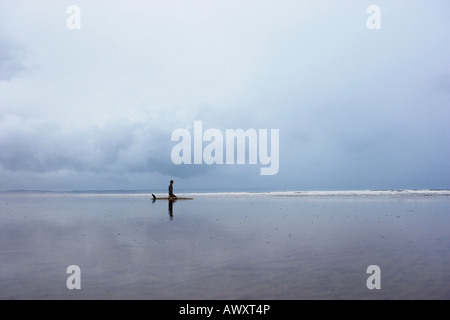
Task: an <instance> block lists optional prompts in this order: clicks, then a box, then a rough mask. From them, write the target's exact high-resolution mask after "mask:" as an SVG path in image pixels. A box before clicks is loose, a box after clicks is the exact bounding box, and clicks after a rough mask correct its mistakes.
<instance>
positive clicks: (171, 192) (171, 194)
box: [169, 180, 177, 198]
mask: <svg viewBox="0 0 450 320" xmlns="http://www.w3.org/2000/svg"><path fill="white" fill-rule="evenodd" d="M169 197H173V198H176V197H177V196H176V195H174V193H173V180H170V184H169Z"/></svg>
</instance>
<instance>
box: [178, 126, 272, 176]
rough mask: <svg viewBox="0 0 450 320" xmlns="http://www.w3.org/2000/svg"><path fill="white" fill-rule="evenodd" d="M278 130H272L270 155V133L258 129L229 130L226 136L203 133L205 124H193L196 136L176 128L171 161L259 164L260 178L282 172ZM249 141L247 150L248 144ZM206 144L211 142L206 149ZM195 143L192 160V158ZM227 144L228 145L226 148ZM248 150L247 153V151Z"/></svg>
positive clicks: (219, 132) (209, 130)
mask: <svg viewBox="0 0 450 320" xmlns="http://www.w3.org/2000/svg"><path fill="white" fill-rule="evenodd" d="M279 136H280V132H279V129H271V130H270V155H269V146H268V143H269V141H268V130H267V129H259V130H258V131H256V130H255V129H247V130H245V131H244V130H243V129H226V130H225V143H224V134H223V133H222V131H220V130H218V129H208V130H206V131H205V132H203V123H202V121H194V137H193V139H192V136H191V133H190V132H189V130H187V129H176V130H174V131H173V132H172V136H171V140H172V141H179V143H178V144H177V145H175V146H174V147H173V148H172V153H171V159H172V162H173V163H174V164H176V165H179V164H192V163H194V164H203V163H205V164H208V165H211V164H235V163H236V164H246V163H247V162H246V160H247V159H246V158H247V157H246V155H247V154H248V164H258V160H259V163H260V164H261V165H263V166H265V167H262V168H260V174H261V175H275V174H277V173H278V169H279V152H280V147H279V139H280V137H279ZM247 141H248V149H247V148H246V147H247V143H246V142H247ZM203 142H209V143H208V144H207V145H206V146H205V147H203ZM192 144H193V148H194V149H193V159H192ZM224 144H225V146H224ZM247 151H248V152H247Z"/></svg>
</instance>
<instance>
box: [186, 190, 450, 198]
mask: <svg viewBox="0 0 450 320" xmlns="http://www.w3.org/2000/svg"><path fill="white" fill-rule="evenodd" d="M184 196H223V197H249V196H250V197H259V196H266V197H267V196H277V197H317V196H323V197H349V196H352V197H355V196H399V197H400V196H450V190H432V189H421V190H408V189H404V190H342V191H336V190H334V191H273V192H211V193H206V192H205V193H186V194H184Z"/></svg>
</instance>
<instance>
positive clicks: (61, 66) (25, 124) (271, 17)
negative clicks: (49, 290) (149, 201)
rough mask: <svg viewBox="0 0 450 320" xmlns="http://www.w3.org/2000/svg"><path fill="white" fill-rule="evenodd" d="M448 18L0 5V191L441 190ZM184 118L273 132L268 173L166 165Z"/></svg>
mask: <svg viewBox="0 0 450 320" xmlns="http://www.w3.org/2000/svg"><path fill="white" fill-rule="evenodd" d="M71 5H75V6H76V8H78V9H79V11H78V12H75V11H72V10H68V9H70V6H71ZM371 5H375V6H376V7H377V8H378V11H371V10H369V11H368V8H369V7H370V6H371ZM448 12H450V2H449V1H448V0H433V1H424V0H418V1H402V0H399V1H386V0H370V1H365V0H346V1H332V0H319V1H312V0H310V1H306V0H295V1H294V0H291V1H289V0H282V1H273V0H270V1H269V0H258V1H256V0H239V1H238V0H226V1H221V0H217V1H216V0H190V1H187V0H165V1H162V0H159V1H154V0H150V1H144V0H130V1H125V0H115V1H111V0H109V1H106V0H98V1H92V0H90V1H87V0H71V1H65V0H45V1H32V0H17V1H7V0H0V190H16V189H26V190H100V189H102V190H141V189H145V190H156V189H165V188H167V186H168V182H169V180H171V179H173V180H175V185H174V191H175V193H176V191H177V189H178V190H186V191H194V190H205V191H208V190H210V191H215V190H254V191H260V190H281V191H283V190H366V189H377V190H380V189H450V184H449V181H450V165H449V163H450V161H449V160H450V144H449V142H450V141H449V137H450V129H449V128H450V126H449V125H448V122H449V119H450V59H449V57H450V41H449V40H450V21H449V20H448ZM77 19H78V20H77ZM368 23H369V25H370V26H371V27H370V28H369V26H368ZM372 27H374V28H372ZM195 121H201V123H202V127H203V131H202V132H203V133H204V132H205V131H207V130H208V129H213V130H215V131H214V132H221V133H222V134H223V137H224V139H225V133H226V131H227V130H230V129H231V130H236V129H243V130H248V129H254V130H256V132H260V130H261V129H266V130H267V132H271V130H278V132H279V140H278V147H279V153H278V156H279V169H278V171H277V172H276V174H272V175H261V174H260V172H261V171H260V169H261V168H262V167H264V165H263V164H262V162H261V161H260V159H258V162H257V163H256V164H250V163H249V162H250V161H249V158H248V155H247V157H246V158H245V159H244V162H245V163H244V164H237V163H236V162H237V161H236V162H235V163H234V164H217V163H214V164H211V165H210V164H205V163H202V164H194V163H191V164H186V163H182V164H179V165H177V164H175V163H174V162H173V161H172V158H171V153H172V150H173V148H174V147H175V146H176V145H177V144H178V143H179V142H180V141H181V140H174V141H172V139H171V137H172V133H173V132H174V131H175V130H177V129H185V131H186V130H188V131H189V132H190V133H191V134H192V139H194V122H195ZM211 132H212V131H211ZM200 137H201V136H200ZM214 141H216V140H214ZM259 141H260V140H259ZM269 141H270V139H269ZM273 143H275V142H273ZM208 144H209V142H207V141H206V140H205V141H204V142H203V147H206V146H207V145H208ZM225 144H226V141H223V145H225ZM191 147H192V148H193V147H194V146H193V143H192V145H191ZM268 149H269V150H274V149H273V148H272V149H271V147H269V146H268ZM224 151H226V150H225V149H224ZM193 153H194V150H193V149H192V154H193ZM224 157H225V155H224Z"/></svg>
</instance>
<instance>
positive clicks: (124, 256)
mask: <svg viewBox="0 0 450 320" xmlns="http://www.w3.org/2000/svg"><path fill="white" fill-rule="evenodd" d="M194 197H195V200H186V201H181V200H178V201H176V202H174V203H173V204H172V208H170V207H169V202H168V201H156V202H152V199H151V197H149V196H144V195H139V194H138V195H130V194H122V195H94V194H87V195H83V194H0V299H450V228H449V226H450V197H448V196H432V197H429V196H421V195H411V196H400V197H399V196H390V195H379V196H364V195H358V196H348V195H347V196H339V195H337V196H323V195H317V196H285V195H282V194H281V195H276V194H274V195H254V194H253V195H252V194H249V195H242V194H241V195H236V196H234V195H194ZM170 209H171V210H170ZM170 211H171V212H170ZM70 265H78V266H79V267H80V270H81V289H80V290H76V289H74V290H69V289H68V288H67V286H66V280H67V278H68V277H69V276H70V275H69V274H67V273H66V269H67V267H68V266H70ZM370 265H378V266H379V267H380V270H381V277H380V279H381V289H379V290H377V289H373V290H369V289H368V288H367V286H366V280H367V278H368V277H369V276H370V274H367V273H366V269H367V267H368V266H370Z"/></svg>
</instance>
